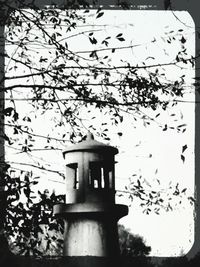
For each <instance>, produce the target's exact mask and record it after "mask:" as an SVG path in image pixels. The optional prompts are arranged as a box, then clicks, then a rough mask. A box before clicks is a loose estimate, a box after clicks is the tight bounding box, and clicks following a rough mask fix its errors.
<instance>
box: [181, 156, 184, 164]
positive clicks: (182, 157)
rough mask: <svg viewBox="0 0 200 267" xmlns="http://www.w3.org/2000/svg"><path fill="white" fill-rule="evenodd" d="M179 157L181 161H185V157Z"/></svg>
mask: <svg viewBox="0 0 200 267" xmlns="http://www.w3.org/2000/svg"><path fill="white" fill-rule="evenodd" d="M181 159H182V161H183V163H184V162H185V157H184V156H183V155H181Z"/></svg>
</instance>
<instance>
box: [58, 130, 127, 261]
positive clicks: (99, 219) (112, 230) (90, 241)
mask: <svg viewBox="0 0 200 267" xmlns="http://www.w3.org/2000/svg"><path fill="white" fill-rule="evenodd" d="M117 153H118V149H117V148H115V147H112V146H108V145H105V144H103V143H100V142H97V141H96V140H94V137H93V135H92V134H91V133H89V134H88V136H87V139H86V140H85V141H82V142H80V143H78V144H76V145H72V146H70V147H68V148H66V149H65V151H64V152H63V155H64V159H65V164H66V203H65V204H58V205H56V206H54V214H56V215H57V216H61V217H62V218H63V219H64V221H65V234H64V252H63V255H64V256H97V257H116V256H118V255H119V243H118V232H117V222H118V220H119V219H120V218H121V217H123V216H125V215H127V214H128V207H127V206H125V205H118V204H115V172H114V165H115V158H114V157H115V155H116V154H117Z"/></svg>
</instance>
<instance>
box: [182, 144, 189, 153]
mask: <svg viewBox="0 0 200 267" xmlns="http://www.w3.org/2000/svg"><path fill="white" fill-rule="evenodd" d="M187 148H188V146H187V145H184V146H183V147H182V153H183V152H184V151H185V150H186V149H187Z"/></svg>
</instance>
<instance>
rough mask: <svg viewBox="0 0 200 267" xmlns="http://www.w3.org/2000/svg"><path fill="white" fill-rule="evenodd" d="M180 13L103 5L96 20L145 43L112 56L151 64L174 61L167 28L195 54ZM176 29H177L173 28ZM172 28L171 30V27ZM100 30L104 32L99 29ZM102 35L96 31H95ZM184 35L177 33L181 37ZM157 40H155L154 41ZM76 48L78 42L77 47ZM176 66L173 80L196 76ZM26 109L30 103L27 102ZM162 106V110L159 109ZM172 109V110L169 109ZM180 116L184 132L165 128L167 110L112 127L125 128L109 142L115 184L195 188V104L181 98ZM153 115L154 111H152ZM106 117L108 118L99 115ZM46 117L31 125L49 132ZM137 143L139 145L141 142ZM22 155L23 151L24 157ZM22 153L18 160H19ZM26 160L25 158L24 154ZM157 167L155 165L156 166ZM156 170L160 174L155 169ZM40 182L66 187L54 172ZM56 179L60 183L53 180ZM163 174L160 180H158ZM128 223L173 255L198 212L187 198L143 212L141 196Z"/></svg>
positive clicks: (157, 252)
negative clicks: (139, 179)
mask: <svg viewBox="0 0 200 267" xmlns="http://www.w3.org/2000/svg"><path fill="white" fill-rule="evenodd" d="M175 14H176V16H177V17H178V19H179V20H178V19H177V18H176V17H175V16H174V15H173V14H172V13H171V12H162V11H159V12H158V11H105V14H104V16H103V17H101V18H99V19H98V24H99V25H100V24H109V25H110V26H106V27H104V31H105V33H103V34H105V35H106V34H110V33H112V34H113V35H114V34H115V33H116V34H118V33H119V32H120V31H121V32H123V35H124V38H125V39H126V43H127V44H128V45H132V44H142V45H141V46H138V47H136V48H134V49H129V50H121V51H118V52H117V53H118V54H114V56H113V59H112V60H113V62H116V64H117V65H119V64H120V62H119V59H120V58H123V60H126V59H129V60H130V62H131V63H132V64H135V63H137V62H138V63H141V62H143V61H144V60H145V59H146V58H147V57H149V56H151V57H155V59H151V58H149V60H148V61H147V62H148V63H149V64H155V63H164V62H170V61H172V60H173V59H174V58H175V56H176V52H177V49H179V46H180V42H178V41H177V42H175V41H174V42H172V44H169V43H167V42H166V39H167V38H168V36H169V34H171V36H173V34H174V35H176V33H177V31H178V30H179V29H183V30H184V31H183V33H182V34H183V35H184V36H185V38H186V39H187V41H186V44H185V46H186V47H187V48H188V52H189V53H188V54H189V55H191V54H192V55H194V53H195V50H194V38H195V37H194V23H193V21H192V19H191V17H190V15H189V14H187V13H186V12H176V13H175ZM172 31H174V33H172ZM170 32H171V33H170ZM99 34H102V32H101V33H99ZM96 36H97V38H98V33H97V35H96ZM180 38H181V35H180V36H179V37H178V38H177V40H180ZM153 40H156V42H152V41H153ZM80 43H81V46H82V47H81V48H82V50H84V48H85V47H84V42H82V41H81V40H79V42H75V43H73V45H77V50H80ZM73 48H74V50H76V49H75V47H73ZM187 67H188V66H187V65H186V66H185V68H186V69H178V68H174V67H173V66H172V67H166V68H165V70H164V71H165V74H166V76H167V77H168V79H170V80H175V79H177V78H178V77H179V76H181V75H183V74H185V75H186V81H187V83H188V85H190V83H191V82H192V78H193V77H194V71H193V70H191V69H187ZM185 99H187V100H189V99H194V95H193V94H192V95H191V94H188V95H186V96H185ZM24 107H25V106H24V105H23V106H20V105H19V106H18V109H19V110H21V112H24V113H26V109H25V108H24ZM27 110H28V108H27ZM161 112H162V111H161ZM170 112H171V111H170ZM174 113H176V114H177V115H178V116H179V117H180V118H181V116H182V115H183V121H182V122H181V123H186V124H187V130H186V132H184V133H182V134H181V133H177V132H176V131H175V130H168V131H163V130H162V128H160V127H159V125H160V124H162V125H164V124H165V123H167V122H171V123H173V122H172V120H170V121H169V117H168V115H169V114H170V113H165V114H163V115H161V116H160V117H158V119H157V121H156V122H155V123H152V124H151V125H150V126H147V127H144V125H143V122H142V121H138V122H135V121H134V123H132V121H131V118H130V117H129V116H128V115H127V117H126V118H125V121H124V123H123V124H122V125H121V126H120V128H118V129H115V128H113V132H116V131H119V130H120V131H124V135H123V137H120V138H119V137H118V138H117V137H116V135H115V137H114V138H113V139H112V140H111V145H114V146H115V145H117V146H118V147H119V151H120V153H119V155H118V156H117V161H118V164H117V165H116V186H117V189H123V187H124V185H125V184H127V182H128V178H129V177H130V176H131V175H132V174H137V175H142V176H143V177H144V178H145V179H146V180H147V182H148V183H150V184H151V185H153V186H155V189H160V188H161V189H162V190H165V189H166V188H168V186H169V183H170V182H171V183H172V185H176V183H177V182H179V184H180V187H181V188H185V187H187V188H188V192H191V194H192V193H193V188H194V133H195V131H194V105H193V104H188V103H184V104H178V106H177V107H175V108H174ZM147 115H149V116H151V115H152V114H150V113H148V114H147ZM101 119H104V118H101ZM47 120H48V117H45V116H44V117H41V118H37V121H36V122H34V123H33V125H32V127H36V128H38V129H43V130H42V131H40V133H43V134H45V133H46V132H48V131H49V126H48V123H47ZM138 144H139V145H138ZM185 144H187V146H188V149H187V150H186V151H185V158H186V160H185V163H183V161H182V160H181V158H180V155H181V150H182V147H183V146H184V145H185ZM7 153H8V159H9V160H11V161H16V160H19V155H18V154H16V152H13V151H8V152H7ZM53 153H54V154H53V157H52V153H50V152H48V153H46V154H45V153H43V154H42V153H38V154H36V156H38V157H43V158H44V159H45V160H46V161H48V162H49V163H51V164H55V165H56V168H57V169H58V168H59V166H60V168H61V169H63V166H64V161H63V159H62V155H61V152H60V151H59V152H53ZM21 159H23V157H21ZM21 159H20V160H21ZM24 160H27V159H26V157H25V158H24ZM156 169H157V171H156ZM155 173H156V174H155ZM42 176H43V180H42V181H41V183H40V185H39V187H40V189H41V188H46V187H47V184H48V187H49V188H50V189H53V188H56V191H57V192H58V193H63V192H64V191H63V188H64V187H63V181H62V180H59V179H57V178H56V177H55V178H54V177H53V176H52V177H51V179H49V175H44V174H42ZM53 179H55V180H57V181H58V182H59V183H55V182H52V181H51V180H53ZM156 179H159V180H160V184H161V185H158V183H157V182H156ZM117 202H119V203H122V202H124V203H127V200H126V199H122V198H117ZM120 222H121V223H123V224H124V225H125V226H126V227H128V228H130V229H131V231H132V233H134V234H138V235H141V236H143V237H144V239H145V240H146V243H147V245H150V246H151V247H152V255H154V256H175V255H179V254H180V253H181V252H185V253H186V252H188V250H189V249H190V248H191V246H192V243H193V235H194V218H193V207H192V206H191V205H190V204H188V203H185V204H183V205H182V206H181V207H180V208H177V209H175V211H173V212H164V211H163V212H161V214H160V215H156V214H153V213H152V214H149V215H145V214H144V213H143V212H142V209H141V208H139V205H138V202H137V200H136V201H135V204H133V205H132V206H131V207H130V213H129V215H128V216H126V217H125V218H124V219H122V220H121V221H120Z"/></svg>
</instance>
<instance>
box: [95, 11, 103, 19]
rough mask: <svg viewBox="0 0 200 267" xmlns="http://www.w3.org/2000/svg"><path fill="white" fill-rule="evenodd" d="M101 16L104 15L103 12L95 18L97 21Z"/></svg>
mask: <svg viewBox="0 0 200 267" xmlns="http://www.w3.org/2000/svg"><path fill="white" fill-rule="evenodd" d="M103 14H104V12H100V13H99V14H98V15H97V16H96V18H97V19H98V18H100V17H102V16H103Z"/></svg>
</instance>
